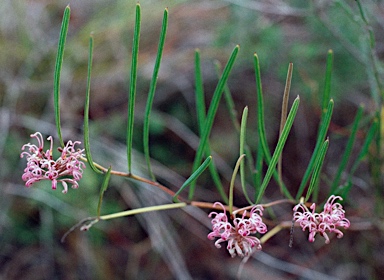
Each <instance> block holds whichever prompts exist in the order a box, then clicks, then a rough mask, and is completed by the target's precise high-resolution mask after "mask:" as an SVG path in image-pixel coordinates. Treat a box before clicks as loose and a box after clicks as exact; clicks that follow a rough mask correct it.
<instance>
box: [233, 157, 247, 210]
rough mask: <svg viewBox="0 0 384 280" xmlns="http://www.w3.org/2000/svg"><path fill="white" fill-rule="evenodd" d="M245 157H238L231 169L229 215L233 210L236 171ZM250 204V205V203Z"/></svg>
mask: <svg viewBox="0 0 384 280" xmlns="http://www.w3.org/2000/svg"><path fill="white" fill-rule="evenodd" d="M244 157H245V155H244V154H242V155H240V157H239V158H238V159H237V162H236V165H235V168H234V169H233V173H232V178H231V182H230V184H229V204H228V206H229V213H231V214H232V212H233V211H232V210H233V191H234V189H235V180H236V175H237V171H239V167H240V165H241V162H242V161H243V159H244ZM251 204H252V203H251Z"/></svg>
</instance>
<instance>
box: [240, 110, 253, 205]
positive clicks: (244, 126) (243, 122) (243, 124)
mask: <svg viewBox="0 0 384 280" xmlns="http://www.w3.org/2000/svg"><path fill="white" fill-rule="evenodd" d="M247 118H248V107H245V108H244V110H243V116H242V117H241V126H240V153H239V157H241V156H242V155H245V153H244V146H245V138H246V130H247ZM240 179H241V187H242V189H243V193H244V196H245V198H246V199H247V201H248V203H249V204H252V201H251V199H250V198H249V196H248V193H247V190H246V188H245V186H246V182H245V165H244V160H242V161H241V162H240Z"/></svg>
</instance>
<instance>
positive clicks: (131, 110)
mask: <svg viewBox="0 0 384 280" xmlns="http://www.w3.org/2000/svg"><path fill="white" fill-rule="evenodd" d="M140 24H141V9H140V4H136V20H135V30H134V34H133V45H132V62H131V78H130V87H129V102H128V123H127V160H128V173H131V171H132V139H133V123H134V114H135V97H136V80H137V64H138V58H139V41H140Z"/></svg>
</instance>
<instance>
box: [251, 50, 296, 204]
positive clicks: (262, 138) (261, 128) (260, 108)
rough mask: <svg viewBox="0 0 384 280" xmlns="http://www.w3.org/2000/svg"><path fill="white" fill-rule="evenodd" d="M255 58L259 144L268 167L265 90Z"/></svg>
mask: <svg viewBox="0 0 384 280" xmlns="http://www.w3.org/2000/svg"><path fill="white" fill-rule="evenodd" d="M253 58H254V68H255V79H256V88H257V90H256V92H257V122H258V125H257V128H258V133H259V142H260V144H259V146H260V147H261V149H262V151H263V152H262V155H263V156H264V159H265V161H266V163H267V165H269V164H270V162H271V152H270V150H269V147H268V142H267V135H266V133H265V122H264V102H263V88H262V84H261V73H260V63H259V57H258V56H257V54H256V53H255V54H254V56H253ZM288 74H289V73H288ZM259 155H261V154H258V158H257V159H256V164H257V166H256V170H257V172H259V175H258V174H256V176H255V181H256V182H258V181H259V180H260V178H261V177H260V173H261V169H259V168H260V167H261V163H262V162H260V160H261V157H260V156H259ZM273 175H274V178H275V180H276V182H277V183H278V184H279V186H280V190H281V191H282V193H283V194H284V195H285V196H286V197H288V198H292V195H291V194H290V192H289V191H288V189H287V187H286V186H285V184H284V182H283V181H282V180H281V178H280V177H279V174H278V172H277V171H274V172H273ZM257 186H258V185H256V187H257Z"/></svg>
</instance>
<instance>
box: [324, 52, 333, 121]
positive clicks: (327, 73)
mask: <svg viewBox="0 0 384 280" xmlns="http://www.w3.org/2000/svg"><path fill="white" fill-rule="evenodd" d="M332 67H333V51H332V50H329V51H328V54H327V64H326V68H325V82H324V94H323V104H322V111H323V116H324V114H325V113H326V112H327V107H328V102H329V99H330V98H331V78H332Z"/></svg>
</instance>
